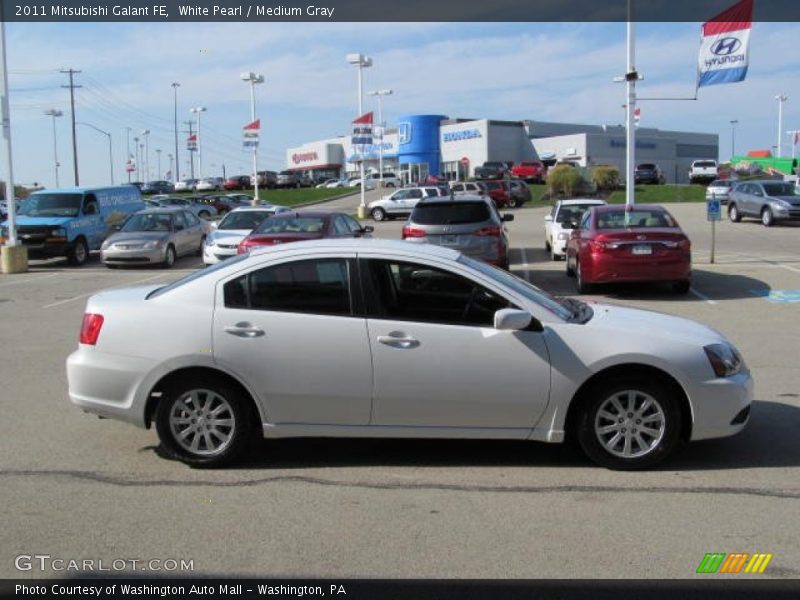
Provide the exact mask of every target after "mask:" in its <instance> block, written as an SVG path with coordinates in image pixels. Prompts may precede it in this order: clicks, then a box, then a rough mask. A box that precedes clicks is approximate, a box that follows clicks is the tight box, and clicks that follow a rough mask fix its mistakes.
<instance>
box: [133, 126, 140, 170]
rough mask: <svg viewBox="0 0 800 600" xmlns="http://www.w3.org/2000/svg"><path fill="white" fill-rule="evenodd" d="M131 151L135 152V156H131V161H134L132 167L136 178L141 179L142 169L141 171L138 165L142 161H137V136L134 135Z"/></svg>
mask: <svg viewBox="0 0 800 600" xmlns="http://www.w3.org/2000/svg"><path fill="white" fill-rule="evenodd" d="M133 153H134V154H135V156H134V158H133V161H134V163H133V168H134V170H135V171H136V178H137V179H141V178H142V171H141V167H140V165H141V164H142V163H140V162H139V138H138V137H135V136H134V138H133Z"/></svg>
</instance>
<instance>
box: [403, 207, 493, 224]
mask: <svg viewBox="0 0 800 600" xmlns="http://www.w3.org/2000/svg"><path fill="white" fill-rule="evenodd" d="M490 217H491V213H490V212H489V207H488V205H486V204H485V203H483V202H426V203H424V204H417V206H416V208H414V212H413V213H412V215H411V221H413V222H414V223H419V224H420V225H458V224H462V223H480V222H481V221H488V220H489V218H490Z"/></svg>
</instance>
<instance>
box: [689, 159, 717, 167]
mask: <svg viewBox="0 0 800 600" xmlns="http://www.w3.org/2000/svg"><path fill="white" fill-rule="evenodd" d="M694 166H695V167H716V166H717V163H715V162H714V161H713V160H697V161H695V163H694Z"/></svg>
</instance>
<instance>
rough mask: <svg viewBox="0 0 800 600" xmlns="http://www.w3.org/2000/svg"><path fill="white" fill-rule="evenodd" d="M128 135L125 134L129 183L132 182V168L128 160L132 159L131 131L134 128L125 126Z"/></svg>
mask: <svg viewBox="0 0 800 600" xmlns="http://www.w3.org/2000/svg"><path fill="white" fill-rule="evenodd" d="M125 131H126V135H125V150H126V154H125V170H126V171H127V172H128V183H130V182H131V170H130V169H129V168H128V162H130V160H131V131H133V128H131V127H126V128H125Z"/></svg>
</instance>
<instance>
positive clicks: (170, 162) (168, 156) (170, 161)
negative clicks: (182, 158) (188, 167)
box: [167, 154, 175, 174]
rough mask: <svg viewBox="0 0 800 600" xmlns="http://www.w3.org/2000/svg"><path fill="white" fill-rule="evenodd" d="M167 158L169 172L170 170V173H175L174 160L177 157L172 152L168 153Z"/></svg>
mask: <svg viewBox="0 0 800 600" xmlns="http://www.w3.org/2000/svg"><path fill="white" fill-rule="evenodd" d="M167 158H168V159H169V172H170V174H172V173H173V171H172V160H173V159H174V158H175V157H174V156H172V154H167Z"/></svg>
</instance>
